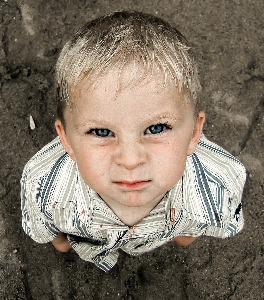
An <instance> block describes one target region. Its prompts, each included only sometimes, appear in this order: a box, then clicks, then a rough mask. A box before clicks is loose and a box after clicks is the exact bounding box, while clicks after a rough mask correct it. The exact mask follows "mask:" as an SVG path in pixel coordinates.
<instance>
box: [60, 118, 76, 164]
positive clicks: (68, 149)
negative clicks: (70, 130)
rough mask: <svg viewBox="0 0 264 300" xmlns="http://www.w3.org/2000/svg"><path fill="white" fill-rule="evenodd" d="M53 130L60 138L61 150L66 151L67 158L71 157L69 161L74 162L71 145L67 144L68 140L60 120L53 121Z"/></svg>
mask: <svg viewBox="0 0 264 300" xmlns="http://www.w3.org/2000/svg"><path fill="white" fill-rule="evenodd" d="M55 128H56V131H57V134H58V136H59V138H60V141H61V143H62V146H63V148H64V149H65V150H66V152H67V153H68V154H69V156H70V157H71V159H73V160H76V158H75V155H74V152H73V149H72V147H71V144H70V142H69V139H68V137H67V135H66V132H65V129H64V126H63V124H62V122H61V121H60V120H56V121H55Z"/></svg>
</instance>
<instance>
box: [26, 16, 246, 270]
mask: <svg viewBox="0 0 264 300" xmlns="http://www.w3.org/2000/svg"><path fill="white" fill-rule="evenodd" d="M56 86H57V98H58V114H57V120H56V122H55V127H56V130H57V133H58V137H56V138H55V139H54V140H53V141H52V142H51V143H49V144H48V145H46V146H45V147H44V148H43V149H41V150H40V151H39V152H38V153H36V154H35V155H34V157H33V158H31V159H30V161H29V162H28V163H27V165H26V166H25V168H24V171H23V174H22V179H21V186H22V190H21V198H22V215H23V218H22V223H23V229H24V231H25V232H26V233H27V234H28V235H29V236H30V237H31V238H32V239H33V240H35V241H37V242H39V243H47V242H50V241H51V242H52V244H53V245H54V247H55V248H56V249H58V250H59V251H62V252H65V251H69V250H70V249H74V250H75V251H76V252H77V253H78V254H79V256H80V257H81V258H82V259H84V260H86V261H90V262H93V263H94V264H95V265H97V266H98V267H99V268H101V269H103V270H104V271H109V270H110V269H111V268H112V267H113V266H114V265H115V263H116V262H117V259H118V251H119V249H121V250H123V251H125V252H127V253H129V254H131V255H138V254H140V253H144V252H146V251H150V250H153V249H155V248H157V247H159V246H161V245H163V244H165V243H167V242H169V241H174V242H176V243H178V244H179V245H182V246H186V245H189V244H190V243H192V242H193V241H194V240H195V239H196V238H197V237H199V236H202V235H207V236H214V237H220V238H225V237H230V236H234V235H235V234H236V233H237V232H239V231H240V230H241V229H242V227H243V222H244V221H243V215H242V210H241V197H242V191H243V186H244V183H245V177H246V172H245V168H244V166H243V165H242V164H241V163H240V162H239V161H238V160H237V159H236V158H235V157H233V156H232V155H231V154H229V153H228V152H227V151H225V150H223V149H222V148H221V147H220V146H217V145H216V144H214V143H213V142H211V141H209V140H208V139H207V138H206V137H205V136H204V134H203V132H202V129H203V124H204V120H205V113H204V111H203V110H202V108H201V96H200V94H201V93H200V92H201V87H200V83H199V79H198V75H197V67H196V64H195V61H194V57H193V54H192V50H191V47H190V46H189V44H188V42H187V41H186V39H185V38H184V37H183V36H182V34H181V33H180V32H179V31H177V30H176V29H175V28H174V27H172V26H171V25H170V24H168V23H167V22H165V21H163V20H162V19H159V18H157V17H154V16H151V15H148V14H144V13H140V12H134V11H132V12H126V11H121V12H115V13H112V14H110V15H106V16H103V17H100V18H97V19H96V20H93V21H91V22H89V23H87V24H85V25H84V26H83V27H82V28H81V29H80V30H79V31H78V32H77V33H76V34H75V35H74V36H73V38H72V39H71V40H70V41H68V42H67V43H66V45H65V46H64V48H63V49H62V51H61V54H60V56H59V59H58V62H57V65H56Z"/></svg>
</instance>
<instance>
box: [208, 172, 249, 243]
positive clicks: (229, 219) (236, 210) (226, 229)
mask: <svg viewBox="0 0 264 300" xmlns="http://www.w3.org/2000/svg"><path fill="white" fill-rule="evenodd" d="M245 180H246V170H245V168H244V167H242V171H241V172H240V173H239V174H238V176H237V180H236V181H235V182H234V184H235V187H236V188H235V189H234V190H233V191H226V190H225V191H224V193H223V194H224V195H223V196H224V197H223V203H222V205H223V207H222V209H221V211H222V214H219V221H220V226H219V227H218V226H208V227H207V229H206V230H205V233H204V234H205V235H208V236H215V237H219V238H226V237H231V236H234V235H236V234H237V233H238V232H240V231H241V230H242V228H243V226H244V217H243V211H242V193H243V188H244V184H245Z"/></svg>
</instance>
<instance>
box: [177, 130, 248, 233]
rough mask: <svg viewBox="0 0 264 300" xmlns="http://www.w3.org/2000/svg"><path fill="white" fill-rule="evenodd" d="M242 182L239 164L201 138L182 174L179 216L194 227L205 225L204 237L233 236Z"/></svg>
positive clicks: (237, 225) (238, 225) (239, 223)
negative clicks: (184, 217)
mask: <svg viewBox="0 0 264 300" xmlns="http://www.w3.org/2000/svg"><path fill="white" fill-rule="evenodd" d="M245 179H246V171H245V167H244V166H243V165H242V163H241V162H240V161H239V160H238V159H236V158H235V157H234V156H232V155H231V154H230V153H228V152H227V151H225V150H224V149H223V148H221V147H220V146H218V145H216V144H215V143H213V142H210V141H209V140H207V139H206V138H205V136H202V138H201V140H200V142H199V145H198V147H197V149H196V151H195V153H193V154H192V155H191V156H189V157H188V159H187V162H186V168H185V171H184V174H183V181H182V182H183V184H182V209H183V214H184V215H185V216H186V217H187V218H188V219H190V220H192V221H195V222H197V224H204V225H203V226H205V224H206V226H205V227H204V232H205V228H210V230H211V231H210V234H209V229H208V230H207V232H206V234H208V235H214V236H219V237H224V236H230V235H234V234H235V233H236V232H238V231H239V230H240V229H241V228H242V225H243V216H242V213H241V211H240V210H241V209H240V208H241V197H242V192H243V187H244V184H245ZM238 212H239V213H240V216H241V218H240V219H238ZM230 224H232V226H231V225H230ZM199 226H200V225H199ZM208 226H209V227H208ZM230 226H231V227H232V232H231V229H230V228H231V227H230ZM218 231H219V232H218ZM229 231H230V232H229ZM227 232H228V233H227Z"/></svg>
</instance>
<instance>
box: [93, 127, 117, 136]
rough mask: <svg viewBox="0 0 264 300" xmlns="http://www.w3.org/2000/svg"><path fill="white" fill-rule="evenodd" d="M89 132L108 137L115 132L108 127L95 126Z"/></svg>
mask: <svg viewBox="0 0 264 300" xmlns="http://www.w3.org/2000/svg"><path fill="white" fill-rule="evenodd" d="M88 134H93V135H96V136H98V137H108V136H113V135H114V133H113V132H112V131H111V130H109V129H106V128H95V129H91V130H89V131H88Z"/></svg>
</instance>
